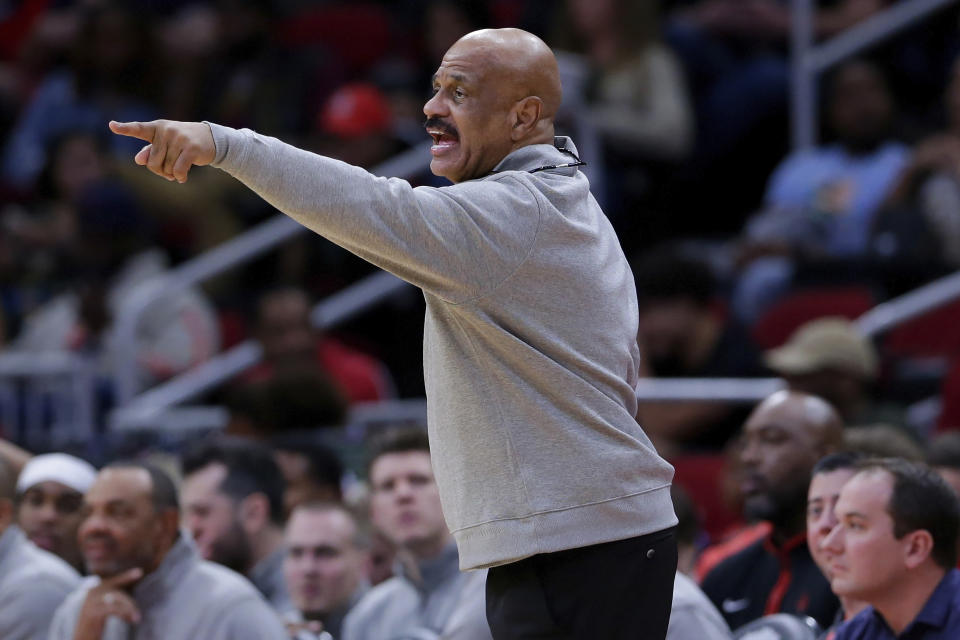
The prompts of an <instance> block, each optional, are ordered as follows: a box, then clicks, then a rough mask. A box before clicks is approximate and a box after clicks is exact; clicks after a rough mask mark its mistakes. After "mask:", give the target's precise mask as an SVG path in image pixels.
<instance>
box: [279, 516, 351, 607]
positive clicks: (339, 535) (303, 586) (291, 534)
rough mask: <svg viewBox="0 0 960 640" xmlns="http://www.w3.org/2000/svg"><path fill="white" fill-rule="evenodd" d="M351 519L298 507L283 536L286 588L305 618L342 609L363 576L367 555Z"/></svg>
mask: <svg viewBox="0 0 960 640" xmlns="http://www.w3.org/2000/svg"><path fill="white" fill-rule="evenodd" d="M356 534H357V530H356V527H355V526H354V523H353V520H351V519H350V517H349V516H347V514H345V513H344V512H343V511H340V510H339V509H330V510H325V511H317V510H311V509H297V510H296V511H294V512H293V514H292V515H291V517H290V521H289V522H288V523H287V528H286V532H285V534H284V535H285V542H286V548H287V555H286V557H285V559H284V563H283V571H284V575H285V576H286V581H287V590H288V591H289V592H290V597H291V599H292V600H293V603H294V605H295V606H296V607H297V609H298V610H299V611H300V612H302V613H303V614H304V615H305V616H306V617H308V618H309V617H311V616H320V615H324V614H327V613H330V612H333V611H337V610H340V609H343V608H345V607H346V606H347V604H348V603H349V601H350V597H351V596H352V595H353V594H354V592H356V590H357V587H358V586H359V584H360V582H361V581H362V580H363V579H364V578H365V577H366V572H367V566H368V560H367V554H366V553H365V552H363V551H362V550H361V549H358V548H357V547H356V545H355V544H354V536H356Z"/></svg>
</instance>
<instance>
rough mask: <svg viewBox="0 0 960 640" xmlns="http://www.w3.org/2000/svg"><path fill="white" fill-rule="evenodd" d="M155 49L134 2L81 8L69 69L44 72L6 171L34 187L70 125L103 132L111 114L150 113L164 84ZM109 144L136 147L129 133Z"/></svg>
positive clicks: (13, 139) (12, 140)
mask: <svg viewBox="0 0 960 640" xmlns="http://www.w3.org/2000/svg"><path fill="white" fill-rule="evenodd" d="M155 50H156V47H155V45H154V41H153V35H152V32H151V30H150V24H149V21H148V19H147V18H146V17H145V16H142V15H141V14H138V13H137V11H135V10H134V9H133V8H131V7H127V6H125V5H124V4H122V3H109V2H108V3H104V4H102V5H101V6H95V7H88V8H86V9H85V10H83V11H82V12H81V13H80V25H79V30H78V33H77V36H76V41H75V43H74V47H73V51H72V52H71V55H70V58H71V60H70V68H69V69H68V70H63V71H58V72H53V73H50V74H49V75H47V76H46V77H45V78H44V80H43V82H42V83H41V84H40V86H39V87H37V89H36V91H35V92H34V93H33V95H32V97H31V99H30V102H29V103H28V104H27V105H26V107H25V108H24V110H23V112H22V113H21V115H20V118H19V120H18V121H17V124H16V125H15V126H14V129H13V131H12V133H11V134H10V137H9V139H8V141H7V144H6V145H5V147H4V150H3V178H4V179H5V180H6V181H8V182H9V183H11V184H13V185H16V186H17V187H19V188H21V189H25V190H29V189H31V188H32V187H33V186H34V181H35V180H36V178H37V176H38V175H39V174H40V170H41V169H42V167H43V166H44V163H45V161H46V156H45V151H46V149H47V148H48V146H49V143H50V142H51V141H52V140H53V139H55V138H56V137H58V136H60V135H63V134H64V133H67V132H69V131H86V132H91V133H99V132H101V131H102V130H103V122H105V121H106V120H109V119H110V115H108V114H117V113H125V114H127V115H128V116H129V117H130V118H132V119H144V118H145V119H147V120H149V119H152V118H153V117H154V116H155V115H156V113H157V106H156V105H157V98H158V97H159V92H158V91H157V89H158V87H159V86H160V83H159V82H157V80H156V78H155V76H154V75H153V65H154V63H155V62H156V61H157V56H156V55H155V54H154V51H155ZM111 144H112V149H113V151H115V152H117V153H122V154H124V155H126V154H129V153H136V150H137V148H138V145H137V144H135V143H134V144H131V141H128V140H112V141H111Z"/></svg>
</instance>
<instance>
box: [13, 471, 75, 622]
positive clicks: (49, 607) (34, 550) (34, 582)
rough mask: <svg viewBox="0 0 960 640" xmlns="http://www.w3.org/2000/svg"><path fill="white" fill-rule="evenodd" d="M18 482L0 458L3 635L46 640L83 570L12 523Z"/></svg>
mask: <svg viewBox="0 0 960 640" xmlns="http://www.w3.org/2000/svg"><path fill="white" fill-rule="evenodd" d="M14 480H15V475H14V473H13V470H12V469H11V468H10V467H9V465H8V464H7V463H6V462H4V461H2V460H0V638H3V640H43V639H44V638H46V637H47V629H48V627H49V626H50V619H51V618H52V617H53V612H54V611H55V610H56V609H57V607H58V606H60V603H61V602H63V599H64V598H66V597H67V594H69V593H70V592H71V591H73V589H74V588H75V587H76V586H77V584H79V582H80V574H78V573H77V572H76V571H75V570H74V569H73V567H71V566H70V565H68V564H67V563H66V562H64V561H63V560H61V559H60V558H58V557H57V556H55V555H53V554H52V553H48V552H46V551H44V550H42V549H40V548H38V547H36V546H35V545H33V543H31V542H30V541H29V540H27V538H26V536H25V535H24V534H23V532H22V531H21V530H20V528H19V527H17V526H16V525H14V524H13V497H14V489H15V485H14Z"/></svg>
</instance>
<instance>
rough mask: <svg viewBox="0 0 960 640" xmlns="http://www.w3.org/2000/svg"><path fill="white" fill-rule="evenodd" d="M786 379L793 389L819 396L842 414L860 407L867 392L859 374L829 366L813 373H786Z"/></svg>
mask: <svg viewBox="0 0 960 640" xmlns="http://www.w3.org/2000/svg"><path fill="white" fill-rule="evenodd" d="M784 379H785V380H786V381H787V386H788V387H789V388H790V389H791V390H793V391H802V392H804V393H809V394H810V395H813V396H819V397H821V398H823V399H824V400H826V401H827V402H829V403H830V404H832V405H833V406H834V408H836V410H837V411H839V412H840V413H841V414H846V413H848V412H851V411H854V410H856V409H857V408H859V406H858V405H859V404H860V403H861V402H862V401H863V399H864V396H865V393H866V390H865V385H864V382H863V380H862V379H861V378H860V377H859V376H857V375H855V374H852V373H850V372H847V371H840V370H838V369H832V368H828V369H822V370H820V371H816V372H813V373H805V374H794V375H786V376H784ZM845 417H846V416H845Z"/></svg>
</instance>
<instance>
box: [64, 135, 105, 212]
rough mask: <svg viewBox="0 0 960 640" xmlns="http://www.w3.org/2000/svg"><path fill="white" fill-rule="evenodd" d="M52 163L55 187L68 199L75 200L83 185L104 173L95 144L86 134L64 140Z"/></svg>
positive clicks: (97, 178) (81, 191) (90, 182)
mask: <svg viewBox="0 0 960 640" xmlns="http://www.w3.org/2000/svg"><path fill="white" fill-rule="evenodd" d="M53 163H54V164H53V181H54V184H55V186H56V189H57V191H58V193H59V194H60V195H61V196H63V197H64V198H65V199H67V200H70V201H76V200H77V199H78V198H79V197H80V195H81V194H82V193H83V190H84V188H85V187H87V186H88V185H90V184H92V183H94V182H97V181H98V180H101V179H103V177H104V174H105V173H106V169H105V167H104V166H103V165H104V161H103V158H102V157H101V155H100V152H99V151H98V150H97V147H96V144H95V143H94V141H93V140H92V139H90V138H89V137H86V136H75V137H72V138H70V139H69V140H67V141H65V142H64V143H63V145H62V146H61V147H60V148H59V149H58V151H57V155H56V157H55V158H54V159H53Z"/></svg>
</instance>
